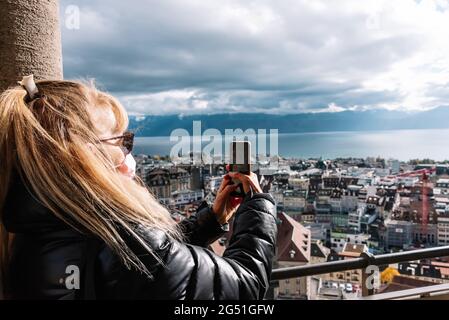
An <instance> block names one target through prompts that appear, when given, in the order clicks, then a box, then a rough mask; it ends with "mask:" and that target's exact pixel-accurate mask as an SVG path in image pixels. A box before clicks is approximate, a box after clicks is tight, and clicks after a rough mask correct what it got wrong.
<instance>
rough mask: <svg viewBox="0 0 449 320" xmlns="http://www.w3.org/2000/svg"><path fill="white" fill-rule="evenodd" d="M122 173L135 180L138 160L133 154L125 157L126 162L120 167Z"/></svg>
mask: <svg viewBox="0 0 449 320" xmlns="http://www.w3.org/2000/svg"><path fill="white" fill-rule="evenodd" d="M120 172H122V173H123V174H124V175H127V176H129V177H131V178H133V177H134V176H135V175H136V160H134V157H133V156H132V154H131V153H129V154H128V155H127V156H126V157H125V161H123V163H122V164H121V166H120Z"/></svg>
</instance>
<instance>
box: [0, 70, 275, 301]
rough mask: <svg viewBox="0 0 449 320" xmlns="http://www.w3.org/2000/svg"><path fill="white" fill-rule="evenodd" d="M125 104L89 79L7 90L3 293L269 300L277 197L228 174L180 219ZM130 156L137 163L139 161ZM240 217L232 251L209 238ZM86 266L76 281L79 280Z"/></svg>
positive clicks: (0, 162) (1, 168)
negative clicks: (241, 192)
mask: <svg viewBox="0 0 449 320" xmlns="http://www.w3.org/2000/svg"><path fill="white" fill-rule="evenodd" d="M127 126H128V118H127V114H126V112H125V110H124V108H123V107H122V106H121V105H120V103H119V102H118V101H117V100H116V99H114V98H113V97H112V96H110V95H108V94H106V93H104V92H101V91H99V90H97V89H96V88H94V87H93V86H90V85H85V84H82V83H78V82H70V81H40V82H37V83H34V81H33V80H32V78H26V79H24V81H23V82H22V85H21V86H17V87H14V88H11V89H9V90H7V91H5V92H3V93H2V94H1V96H0V214H1V217H0V218H1V223H0V234H1V249H0V250H1V252H0V253H1V255H0V257H1V267H2V269H1V278H0V279H1V282H0V286H1V288H0V289H1V292H2V294H3V297H4V298H6V299H261V298H263V297H264V294H265V293H266V290H267V287H268V285H269V278H270V273H271V264H272V259H273V256H274V251H275V239H276V235H277V227H276V223H275V205H274V200H273V199H272V197H271V196H270V195H268V194H263V193H261V189H260V186H259V184H258V182H257V179H256V178H255V177H254V176H253V175H251V176H244V175H238V176H237V177H238V178H239V179H240V180H241V181H242V182H243V185H244V189H245V192H247V196H246V198H245V199H244V201H243V203H242V204H241V205H240V206H238V208H237V207H233V206H232V204H231V202H230V199H229V198H230V193H231V192H232V191H234V190H235V187H234V186H232V185H231V182H230V181H231V179H232V178H236V176H235V175H232V174H228V175H226V176H225V177H224V179H223V184H222V186H221V187H220V190H219V192H218V195H217V199H216V201H215V203H214V204H213V206H207V205H205V204H204V205H202V206H201V207H200V209H199V210H198V212H197V213H196V215H194V216H193V217H191V218H190V219H186V220H184V221H183V222H181V223H180V224H176V223H175V222H174V221H173V220H172V219H171V217H170V214H169V212H168V211H167V210H166V209H165V208H164V207H163V206H162V205H161V204H160V203H159V202H158V201H157V200H156V199H155V198H154V197H153V196H152V195H151V194H150V193H149V192H148V190H147V189H146V188H145V187H144V186H143V184H142V183H141V182H139V181H138V179H136V178H134V177H133V175H132V161H131V162H130V161H128V160H130V159H131V160H132V158H130V156H129V153H130V152H131V149H132V140H133V135H132V134H131V133H128V132H127V131H126V128H127ZM130 163H131V164H130ZM232 216H235V218H234V225H233V235H232V238H231V240H230V244H229V246H228V248H227V249H226V251H225V253H224V255H223V257H219V256H216V255H214V254H213V253H212V252H211V251H209V250H208V249H206V247H207V246H208V245H209V244H210V243H211V242H213V241H215V240H216V239H217V238H219V237H220V236H221V235H222V234H223V233H224V228H223V226H224V225H226V223H227V222H228V220H229V219H230V218H231V217H232ZM77 275H79V278H77Z"/></svg>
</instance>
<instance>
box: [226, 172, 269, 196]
mask: <svg viewBox="0 0 449 320" xmlns="http://www.w3.org/2000/svg"><path fill="white" fill-rule="evenodd" d="M229 176H230V177H231V178H232V179H236V180H239V181H240V182H241V183H242V185H243V191H245V193H248V192H249V191H250V190H252V191H253V192H254V193H263V191H262V188H261V187H260V184H259V180H258V179H257V175H256V174H255V173H254V172H251V173H250V174H249V175H248V174H243V173H239V172H230V173H229Z"/></svg>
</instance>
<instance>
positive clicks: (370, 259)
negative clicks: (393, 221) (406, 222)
mask: <svg viewBox="0 0 449 320" xmlns="http://www.w3.org/2000/svg"><path fill="white" fill-rule="evenodd" d="M444 256H449V246H445V247H435V248H427V249H419V250H412V251H404V252H396V253H387V254H382V255H376V256H375V255H371V254H366V253H364V254H362V255H361V256H360V257H358V258H352V259H348V260H339V261H330V262H325V263H319V264H312V265H304V266H299V267H290V268H280V269H274V270H273V272H272V274H271V280H272V281H277V280H285V279H292V278H301V277H306V276H312V275H320V274H327V273H332V272H340V271H346V270H355V269H365V268H367V267H368V266H372V265H374V266H383V265H389V264H393V263H400V262H408V261H415V260H423V259H429V258H437V257H444Z"/></svg>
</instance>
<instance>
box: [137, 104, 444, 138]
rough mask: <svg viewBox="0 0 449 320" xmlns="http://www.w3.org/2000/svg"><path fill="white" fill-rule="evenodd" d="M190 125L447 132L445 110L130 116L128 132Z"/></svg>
mask: <svg viewBox="0 0 449 320" xmlns="http://www.w3.org/2000/svg"><path fill="white" fill-rule="evenodd" d="M193 121H201V128H202V131H204V130H206V129H209V128H214V129H218V130H219V131H220V132H224V130H225V129H237V128H239V129H242V130H246V129H250V128H251V129H255V130H257V129H267V130H269V129H278V130H279V133H280V134H282V133H305V132H332V131H380V130H405V129H443V128H449V106H444V107H439V108H435V109H432V110H428V111H422V112H404V111H386V110H371V111H343V112H333V113H300V114H288V115H273V114H263V113H256V114H251V113H230V114H210V115H204V114H202V115H187V116H178V115H162V116H153V115H151V116H150V115H149V116H139V117H136V116H130V126H129V127H130V129H131V130H134V131H135V132H136V135H137V136H141V137H152V136H169V135H170V134H171V132H172V131H173V130H175V129H178V128H182V129H186V130H187V131H188V132H190V133H191V132H192V123H193Z"/></svg>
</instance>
